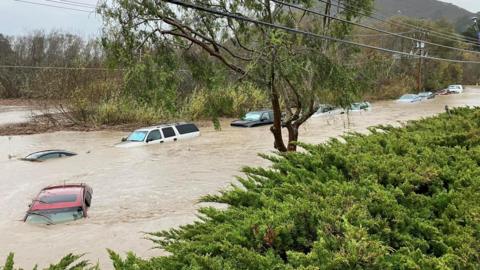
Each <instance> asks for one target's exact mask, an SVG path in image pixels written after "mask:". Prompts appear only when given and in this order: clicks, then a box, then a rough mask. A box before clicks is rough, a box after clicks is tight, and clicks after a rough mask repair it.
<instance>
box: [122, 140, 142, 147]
mask: <svg viewBox="0 0 480 270" xmlns="http://www.w3.org/2000/svg"><path fill="white" fill-rule="evenodd" d="M140 145H145V143H144V142H128V141H127V142H121V143H117V144H115V147H118V148H129V147H135V146H140Z"/></svg>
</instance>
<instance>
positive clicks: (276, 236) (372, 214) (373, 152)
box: [110, 108, 480, 270]
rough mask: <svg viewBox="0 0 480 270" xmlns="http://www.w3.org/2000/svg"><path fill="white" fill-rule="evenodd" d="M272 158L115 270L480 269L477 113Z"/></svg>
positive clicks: (458, 111)
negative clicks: (148, 251) (160, 253)
mask: <svg viewBox="0 0 480 270" xmlns="http://www.w3.org/2000/svg"><path fill="white" fill-rule="evenodd" d="M370 131H371V132H372V134H371V135H368V136H367V135H361V134H351V135H348V136H345V137H343V139H338V140H337V139H335V140H332V141H330V142H329V143H327V144H323V145H316V146H313V145H302V146H303V148H304V149H305V150H306V151H304V152H301V153H289V154H285V155H282V156H266V157H265V158H267V159H269V160H271V161H272V162H273V165H272V168H268V169H265V168H245V169H244V171H245V172H246V173H247V177H246V178H244V179H239V181H240V183H241V184H242V185H241V186H238V187H233V188H231V189H229V190H227V191H224V192H222V193H221V194H220V195H218V196H207V197H205V198H204V199H203V200H204V201H208V202H217V203H226V204H228V205H229V208H228V209H227V210H218V209H214V208H204V209H202V210H201V211H200V212H201V214H200V218H201V220H200V221H198V222H196V223H194V224H191V225H187V226H183V227H181V228H180V229H174V230H170V231H163V232H159V233H153V234H151V235H150V237H151V238H152V240H153V241H154V243H155V244H156V245H157V246H158V247H161V248H165V249H166V250H167V251H169V252H170V253H171V255H170V256H167V257H156V258H152V259H149V260H142V259H140V258H138V257H136V256H135V255H133V254H128V255H127V258H125V259H122V258H121V257H120V256H119V255H117V254H115V253H114V252H112V251H110V255H111V257H112V260H113V263H114V265H115V268H116V269H172V270H173V269H175V270H177V269H218V270H220V269H222V270H226V269H312V270H313V269H480V167H479V165H480V109H467V108H462V109H456V110H453V111H452V113H451V115H447V114H442V115H440V116H438V117H434V118H429V119H424V120H420V121H416V122H410V123H409V124H407V125H406V126H405V127H403V128H392V127H389V126H383V127H375V128H372V129H370Z"/></svg>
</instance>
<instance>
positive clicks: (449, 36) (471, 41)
mask: <svg viewBox="0 0 480 270" xmlns="http://www.w3.org/2000/svg"><path fill="white" fill-rule="evenodd" d="M317 1H318V2H321V3H326V4H327V3H328V4H330V5H332V6H334V7H338V8H342V9H343V10H350V11H354V12H356V13H358V14H360V15H362V16H364V17H367V18H370V19H374V20H377V21H380V22H384V23H388V24H390V25H395V26H401V27H407V28H410V29H416V30H419V31H425V32H430V33H434V34H436V35H435V36H436V37H439V38H442V39H445V40H450V41H456V42H462V43H466V44H469V45H472V46H477V47H480V45H479V44H477V41H476V40H474V39H472V38H470V37H466V36H463V35H459V34H456V33H442V32H438V31H435V30H433V29H427V28H422V27H419V26H416V25H413V24H410V23H406V22H394V21H391V20H389V19H388V18H387V17H386V16H384V15H382V14H379V13H378V10H377V9H374V10H376V11H377V13H375V12H373V14H374V15H378V16H379V17H380V18H379V17H375V16H373V15H369V14H366V13H365V12H361V11H357V10H353V8H355V7H354V6H353V5H349V4H345V3H338V4H335V3H331V2H327V1H325V0H317ZM452 35H454V36H455V35H457V36H458V37H452Z"/></svg>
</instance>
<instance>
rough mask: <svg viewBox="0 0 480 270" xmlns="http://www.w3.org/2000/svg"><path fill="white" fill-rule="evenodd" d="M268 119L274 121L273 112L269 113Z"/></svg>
mask: <svg viewBox="0 0 480 270" xmlns="http://www.w3.org/2000/svg"><path fill="white" fill-rule="evenodd" d="M268 117H270V119H271V120H273V112H268Z"/></svg>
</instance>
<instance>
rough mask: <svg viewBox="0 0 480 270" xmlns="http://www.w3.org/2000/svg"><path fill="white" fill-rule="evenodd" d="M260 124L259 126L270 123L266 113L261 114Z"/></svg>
mask: <svg viewBox="0 0 480 270" xmlns="http://www.w3.org/2000/svg"><path fill="white" fill-rule="evenodd" d="M260 122H261V124H270V123H271V122H272V120H271V119H270V115H269V114H268V112H264V113H262V116H261V117H260Z"/></svg>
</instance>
